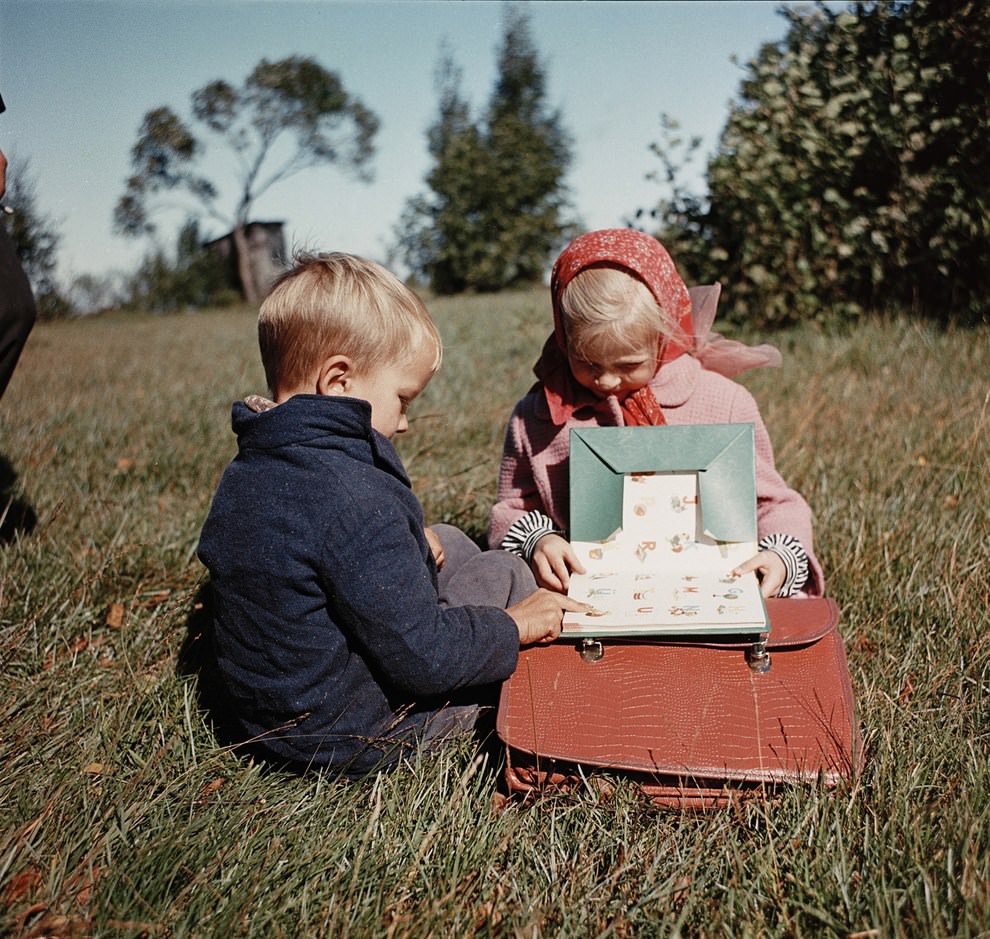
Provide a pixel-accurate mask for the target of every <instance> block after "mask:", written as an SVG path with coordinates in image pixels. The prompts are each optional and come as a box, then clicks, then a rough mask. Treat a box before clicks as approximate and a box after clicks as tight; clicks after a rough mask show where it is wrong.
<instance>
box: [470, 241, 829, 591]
mask: <svg viewBox="0 0 990 939" xmlns="http://www.w3.org/2000/svg"><path fill="white" fill-rule="evenodd" d="M719 291H720V288H719V286H718V285H717V284H716V285H713V286H711V287H695V288H693V289H692V290H691V291H689V290H688V289H687V287H686V286H685V285H684V281H683V280H682V279H681V277H680V275H679V274H678V272H677V269H676V268H675V266H674V263H673V261H672V260H671V259H670V256H669V255H668V254H667V251H666V250H665V249H664V247H663V245H661V244H660V242H659V241H657V240H656V239H655V238H652V237H650V236H649V235H645V234H643V233H642V232H637V231H633V230H632V229H624V228H619V229H605V230H602V231H594V232H589V233H587V234H585V235H582V236H580V237H579V238H576V239H575V240H574V241H573V242H571V244H570V245H568V246H567V248H565V249H564V251H563V253H562V254H561V255H560V257H559V258H558V259H557V262H556V264H555V265H554V268H553V272H552V275H551V280H550V293H551V300H552V303H553V317H554V331H553V334H552V335H551V336H550V337H549V338H548V339H547V341H546V343H545V345H544V347H543V352H542V354H541V356H540V359H539V361H538V362H537V363H536V367H535V369H534V371H535V373H536V377H537V379H538V381H537V383H536V384H535V385H534V386H533V387H532V388H531V389H530V391H529V393H528V394H527V395H526V396H525V397H524V398H523V399H522V400H521V401H519V403H518V404H517V405H516V406H515V408H514V409H513V412H512V416H511V417H510V419H509V425H508V428H507V430H506V434H505V445H504V449H503V454H502V464H501V467H500V469H499V478H498V501H497V502H496V504H495V506H494V508H493V509H492V514H491V523H490V526H489V533H488V534H489V544H490V545H491V547H501V548H504V549H505V550H508V551H511V552H512V553H514V554H518V555H519V556H521V557H523V558H524V559H525V560H526V561H528V562H529V563H530V565H531V566H532V568H533V573H534V574H535V575H536V579H537V582H538V583H539V584H540V585H541V586H544V587H548V588H549V589H553V590H560V591H566V590H567V585H568V581H569V576H570V573H571V571H576V572H579V573H580V572H583V571H582V569H581V567H580V562H579V561H578V559H577V557H576V555H575V553H574V551H573V550H572V549H571V546H570V544H569V543H568V541H567V540H566V530H567V518H568V511H569V507H568V456H569V436H570V430H571V428H573V427H593V426H620V427H621V426H637V425H660V424H728V423H751V424H753V426H754V431H755V439H756V488H757V528H758V531H757V535H758V538H759V544H758V553H757V555H756V556H755V557H753V558H751V559H750V560H749V561H747V562H745V563H744V564H741V565H739V567H738V571H739V572H745V571H756V572H757V574H758V576H759V577H760V580H761V589H762V591H763V594H764V596H797V595H808V596H820V595H821V594H822V593H823V590H824V582H823V577H822V570H821V566H820V565H819V563H818V561H817V559H816V558H815V555H814V553H813V535H812V523H811V510H810V509H809V507H808V504H807V502H805V500H804V499H803V498H802V497H801V495H800V494H799V493H797V492H795V491H794V490H793V489H791V488H790V487H789V486H788V485H787V483H785V482H784V480H783V479H782V478H781V476H780V474H779V473H778V472H777V470H776V468H775V466H774V459H773V448H772V446H771V443H770V437H769V434H768V433H767V429H766V426H765V425H764V423H763V420H762V418H761V417H760V412H759V408H758V407H757V404H756V401H755V400H754V398H753V396H752V395H751V394H750V393H749V392H748V391H747V390H746V389H745V388H744V387H743V386H742V385H740V384H738V383H737V382H735V381H733V380H732V376H734V375H738V374H739V373H740V372H742V371H744V370H746V369H749V368H754V367H757V366H764V365H770V366H777V365H780V362H781V358H780V353H779V352H778V351H777V350H776V349H775V348H774V347H773V346H768V345H762V346H757V347H749V346H745V345H743V344H742V343H738V342H734V341H730V340H726V339H723V338H722V337H720V336H718V335H716V334H715V333H712V332H711V324H712V321H713V320H714V317H715V307H716V305H717V303H718V295H719Z"/></svg>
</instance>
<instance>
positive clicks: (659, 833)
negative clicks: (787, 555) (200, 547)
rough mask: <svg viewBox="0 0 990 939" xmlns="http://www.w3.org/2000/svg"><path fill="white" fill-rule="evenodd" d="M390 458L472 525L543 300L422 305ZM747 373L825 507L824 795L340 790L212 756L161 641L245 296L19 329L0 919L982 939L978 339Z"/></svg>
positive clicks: (177, 612)
mask: <svg viewBox="0 0 990 939" xmlns="http://www.w3.org/2000/svg"><path fill="white" fill-rule="evenodd" d="M433 309H434V311H435V314H436V317H437V320H438V322H439V324H440V327H441V331H442V332H443V334H444V337H445V341H446V345H447V351H446V355H445V364H444V368H443V370H442V372H441V374H440V375H439V376H438V378H437V379H436V380H435V381H434V383H433V384H431V386H430V388H429V389H428V390H427V392H426V394H425V395H424V396H423V399H422V400H421V402H420V403H419V404H418V405H417V407H416V410H415V412H414V417H415V420H414V423H413V431H412V433H410V434H409V435H408V436H407V437H406V438H405V439H404V440H403V441H402V443H401V449H402V452H403V455H404V458H405V459H406V461H407V463H408V466H409V469H410V472H411V475H412V476H413V479H414V483H415V486H416V489H417V491H418V492H419V494H420V496H421V499H422V501H423V502H424V505H425V507H426V510H427V516H428V518H429V519H431V520H434V521H436V520H441V519H444V520H448V521H454V522H457V523H459V524H461V526H462V527H464V528H465V529H467V530H468V531H469V532H471V533H472V534H475V535H478V534H481V533H482V532H483V531H484V527H485V520H486V514H487V508H488V505H489V504H490V501H491V499H492V496H493V493H494V483H495V472H496V467H497V459H498V454H499V450H500V446H501V435H502V429H503V426H504V421H505V419H506V417H507V414H508V410H509V408H510V407H511V406H512V404H513V403H514V402H515V400H516V399H517V398H518V397H519V395H520V394H522V393H523V392H524V391H525V390H526V388H527V387H528V385H529V383H530V381H531V373H530V368H531V365H532V362H533V360H534V359H535V357H536V354H537V352H538V350H539V347H540V345H541V343H542V341H543V339H544V337H545V335H546V333H547V331H548V329H549V316H548V310H547V306H546V300H545V297H544V296H543V295H542V294H541V293H534V294H527V293H521V294H515V295H505V296H500V297H472V298H464V299H454V300H447V301H442V302H437V303H435V304H433ZM779 341H780V343H781V345H782V346H783V347H784V351H785V363H786V364H785V367H784V369H782V370H781V371H779V372H773V373H771V372H767V373H762V374H753V375H751V376H749V377H747V378H746V383H747V385H748V386H749V387H750V388H751V389H752V390H753V391H754V393H755V394H756V396H757V398H758V400H759V401H760V402H761V405H762V407H763V412H764V417H765V419H766V421H767V424H768V426H769V428H770V431H771V434H772V436H773V439H774V441H775V444H776V449H777V456H778V463H779V465H780V468H781V470H782V471H783V473H784V475H785V476H786V477H787V478H788V480H789V481H790V482H791V483H792V484H794V485H795V486H796V487H798V488H799V489H801V490H802V491H803V493H804V494H805V495H806V497H807V498H808V500H809V501H810V502H811V504H812V506H813V508H814V509H815V511H816V514H817V533H818V539H819V544H818V550H819V554H820V556H821V558H822V560H823V563H824V565H825V568H826V571H827V574H828V576H829V589H830V593H832V595H834V596H835V597H836V598H837V599H838V601H839V603H840V605H841V606H842V609H843V622H842V630H843V633H844V635H845V637H846V640H847V646H848V650H849V658H850V663H851V667H852V671H853V681H854V685H855V688H856V692H857V698H858V704H859V708H860V716H861V720H862V724H863V728H864V734H865V740H866V745H867V762H866V768H865V770H864V772H863V774H862V776H861V778H860V779H858V780H857V781H856V782H855V784H854V785H852V786H851V787H849V788H848V789H845V790H842V791H837V792H825V791H822V790H818V789H816V788H814V787H811V788H799V789H794V790H789V791H786V792H784V793H782V794H780V795H777V796H775V797H774V798H772V799H766V800H762V801H761V800H757V801H753V802H750V803H748V804H746V805H745V806H744V807H743V808H741V809H740V810H739V811H737V812H722V813H714V814H711V815H703V816H679V815H670V814H665V813H660V812H657V811H656V810H654V809H653V808H652V807H650V806H649V805H645V804H644V803H643V802H642V801H641V800H640V799H638V798H637V795H636V793H635V792H633V791H631V790H629V789H628V788H627V787H624V786H621V785H620V786H619V787H618V789H617V790H616V791H615V793H614V794H613V795H612V796H610V797H609V798H600V797H598V796H597V795H595V794H594V793H592V792H584V793H577V794H573V795H570V796H566V797H558V798H548V799H546V800H544V801H543V802H541V803H539V804H538V805H537V806H535V807H532V808H524V809H520V808H515V807H512V808H509V809H508V810H506V811H503V812H501V813H495V812H493V811H492V808H491V807H492V792H493V790H494V780H493V777H492V770H491V767H490V766H488V765H486V764H484V763H478V762H476V761H475V759H474V756H473V753H472V751H471V749H470V747H468V746H466V745H465V746H463V747H458V748H455V749H454V750H452V751H450V752H448V753H446V754H444V755H442V756H441V757H438V758H434V759H432V760H428V761H423V762H419V763H416V764H414V765H411V766H410V767H408V768H407V769H405V770H402V771H400V772H397V773H395V774H392V775H390V776H386V777H382V778H379V779H373V780H368V781H366V782H363V783H353V784H351V783H341V782H331V781H326V780H320V779H297V778H291V777H285V776H281V775H277V774H267V773H265V772H263V771H262V770H261V769H260V768H258V767H256V766H251V765H248V764H245V763H242V762H240V761H238V760H237V759H235V758H234V757H232V756H231V755H230V754H229V753H228V752H226V751H224V750H223V749H221V748H219V747H218V746H217V745H216V743H215V741H214V740H213V738H212V736H211V734H210V731H209V729H208V727H207V726H206V725H205V723H204V720H203V718H202V716H201V714H200V712H199V710H198V707H197V703H196V695H195V689H194V686H193V684H192V682H191V680H190V679H189V678H187V677H184V676H182V675H179V674H177V670H176V659H177V655H178V652H179V649H180V646H181V644H182V641H183V638H184V636H185V629H186V620H187V617H188V616H189V615H190V614H191V613H192V612H193V606H194V602H195V591H196V588H197V586H198V585H199V583H200V581H201V578H202V575H203V571H202V569H201V568H200V566H199V564H198V562H197V561H196V558H195V553H194V552H195V544H196V540H197V536H198V531H199V526H200V524H201V523H202V520H203V518H204V516H205V513H206V510H207V507H208V504H209V499H210V497H211V494H212V492H213V489H214V487H215V485H216V482H217V479H218V477H219V474H220V472H221V471H222V468H223V466H224V465H225V464H226V462H227V461H228V460H229V458H230V456H231V455H232V453H233V437H232V435H231V434H230V430H229V423H228V413H229V406H230V402H231V401H232V400H233V399H234V398H236V397H239V396H242V395H243V394H245V393H247V392H250V391H259V390H262V372H261V368H260V365H259V364H258V362H257V355H256V352H255V344H254V325H253V315H252V313H251V312H250V311H235V312H224V313H211V314H208V315H207V314H201V315H189V316H179V317H173V318H167V319H162V318H150V317H149V318H143V317H131V318H117V319H113V318H104V319H98V320H92V321H82V322H68V323H60V324H51V325H47V324H46V325H40V326H39V327H38V328H37V329H36V331H35V333H34V334H33V336H32V338H31V341H30V343H29V345H28V348H27V350H26V352H25V354H24V357H23V359H22V362H21V365H20V367H19V370H18V372H17V373H16V374H15V377H14V380H13V382H12V384H11V387H10V388H9V390H8V392H7V394H6V396H5V397H4V398H3V401H2V402H0V454H2V455H3V456H4V457H5V458H6V459H7V460H8V461H9V463H10V464H11V465H12V467H13V469H14V470H15V471H16V473H17V474H19V477H20V478H19V480H17V481H16V482H14V483H12V484H10V485H8V486H7V487H6V489H7V495H8V498H9V499H10V500H12V503H11V509H10V511H9V512H8V514H7V520H6V530H7V532H8V534H10V530H11V529H13V528H16V527H17V524H20V525H21V526H22V527H24V526H27V525H28V524H29V522H30V514H31V512H33V513H34V514H35V515H36V517H37V522H36V524H35V525H34V527H33V530H31V531H30V532H27V531H21V532H20V534H19V535H17V536H16V537H15V538H14V540H12V541H10V543H7V544H6V545H5V546H3V547H2V548H0V663H2V675H3V681H2V685H0V721H2V722H0V757H2V762H0V766H2V767H3V773H2V780H0V897H2V900H3V902H2V904H0V907H2V909H3V913H2V914H0V932H3V933H4V934H9V935H14V936H70V935H80V936H81V935H99V936H119V935H127V936H130V935H147V936H157V935H166V934H168V935H218V936H219V935H223V936H227V935H264V936H270V935H276V936H277V935H287V936H288V935H291V936H297V935H314V934H322V935H348V936H372V935H374V936H378V935H394V936H424V937H425V936H438V935H439V936H464V935H483V936H489V935H491V936H495V935H500V936H520V937H523V936H525V937H531V936H532V937H535V936H549V935H554V936H558V935H560V936H616V937H626V936H633V935H639V936H658V935H669V936H710V935H725V936H821V935H826V936H853V935H855V936H861V937H866V936H870V937H873V936H876V937H893V936H973V937H975V936H987V935H990V808H988V805H990V799H988V797H990V615H988V608H990V602H988V601H990V596H988V593H990V555H988V545H990V518H988V508H990V500H988V496H987V493H988V492H990V446H988V444H990V408H988V394H990V331H988V330H987V329H986V328H984V329H982V330H979V331H974V332H966V333H962V332H960V333H942V332H938V331H935V330H932V329H929V328H927V327H923V326H919V325H917V324H913V323H909V322H890V323H866V324H864V325H862V326H861V327H859V328H857V329H856V330H855V331H853V332H851V333H850V334H848V335H844V336H838V337H834V336H833V337H827V336H822V335H819V334H818V333H815V332H813V331H812V330H810V329H809V330H799V331H796V332H794V333H789V334H787V335H784V336H781V337H779Z"/></svg>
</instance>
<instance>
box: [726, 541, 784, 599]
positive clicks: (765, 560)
mask: <svg viewBox="0 0 990 939" xmlns="http://www.w3.org/2000/svg"><path fill="white" fill-rule="evenodd" d="M750 571H756V576H757V577H759V579H760V593H762V594H763V596H764V597H775V596H777V594H778V593H780V588H781V587H783V586H784V580H785V578H786V577H787V568H786V567H784V562H783V561H782V560H781V559H780V555H778V554H777V553H776V551H761V552H760V553H759V554H757V555H756V556H755V557H751V558H750V559H749V560H748V561H744V562H743V563H742V564H740V565H739V566H738V567H737V568H736V569H735V570H734V571H733V572H732V573H733V574H734V575H739V574H748V573H749V572H750Z"/></svg>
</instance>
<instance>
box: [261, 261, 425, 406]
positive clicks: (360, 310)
mask: <svg viewBox="0 0 990 939" xmlns="http://www.w3.org/2000/svg"><path fill="white" fill-rule="evenodd" d="M258 344H259V346H260V347H261V360H262V363H263V364H264V366H265V378H266V379H267V381H268V387H269V389H270V390H271V392H272V394H273V395H277V394H278V393H279V391H280V390H289V389H296V388H300V387H302V386H304V385H306V384H308V383H309V382H310V381H311V380H312V378H313V375H314V374H315V372H316V371H317V370H318V369H319V367H320V365H321V363H322V362H323V361H324V360H325V358H326V357H327V356H328V355H332V354H338V355H346V356H349V357H350V358H351V359H353V360H354V362H355V365H356V367H357V368H358V369H359V371H361V372H363V373H367V372H369V371H372V370H374V369H375V368H377V367H379V366H381V365H395V364H403V363H405V362H408V361H410V360H412V359H413V358H414V357H415V356H416V355H417V354H418V353H419V352H420V351H421V350H422V349H423V346H424V344H427V345H429V344H432V345H433V347H434V348H435V349H436V362H435V364H434V371H436V369H437V368H439V367H440V359H441V357H442V355H443V346H442V343H441V340H440V333H439V332H438V330H437V327H436V324H435V323H434V322H433V320H432V319H431V318H430V314H429V312H428V311H427V309H426V307H425V305H424V304H423V301H422V300H420V299H419V297H417V296H416V294H415V293H413V291H412V290H410V289H409V288H408V287H407V286H406V285H405V284H403V283H402V281H400V280H399V278H398V277H396V276H395V275H394V274H393V273H392V272H391V271H388V270H386V269H385V268H384V267H382V266H381V265H380V264H376V263H375V262H374V261H369V260H366V259H365V258H361V257H357V256H355V255H351V254H342V253H340V252H334V253H330V254H302V255H299V256H297V257H296V259H295V264H294V266H293V267H292V269H291V270H289V271H287V272H286V273H284V274H282V275H281V276H280V277H279V278H278V279H277V280H276V281H275V283H274V284H273V286H272V288H271V290H270V292H269V294H268V296H267V298H266V299H265V301H264V303H262V305H261V311H260V313H259V315H258Z"/></svg>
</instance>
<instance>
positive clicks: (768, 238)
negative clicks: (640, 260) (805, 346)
mask: <svg viewBox="0 0 990 939" xmlns="http://www.w3.org/2000/svg"><path fill="white" fill-rule="evenodd" d="M782 13H783V15H784V16H785V17H786V18H787V20H788V21H789V24H790V26H789V31H788V33H787V36H786V37H785V39H784V40H783V41H782V42H781V43H776V44H775V43H770V44H767V45H765V46H764V47H763V48H762V49H761V50H760V52H759V54H758V55H757V57H756V58H755V59H754V60H753V61H752V62H750V63H749V65H748V74H747V77H746V78H745V79H744V81H743V83H742V86H741V92H740V95H739V99H738V101H737V102H736V103H735V104H734V105H733V107H732V109H731V113H730V117H729V120H728V123H727V125H726V127H725V130H724V131H723V134H722V137H721V141H720V144H719V147H718V151H717V153H716V154H715V155H714V157H713V158H712V159H711V160H710V162H709V165H708V173H707V179H708V188H709V194H708V200H707V202H702V201H700V200H691V199H690V198H687V197H685V196H684V194H683V193H678V194H677V195H678V198H675V199H674V200H673V201H672V202H671V203H670V204H667V205H665V206H663V207H662V211H661V212H660V215H661V237H662V238H663V239H664V240H668V239H670V240H672V241H673V242H674V243H676V245H677V251H678V259H679V260H680V261H681V263H682V264H683V266H684V268H685V270H686V271H687V272H688V273H689V275H690V277H691V278H692V279H695V280H715V279H717V280H721V281H722V282H723V283H724V284H725V287H726V294H725V296H726V312H727V314H728V315H730V316H733V317H734V318H736V319H740V320H741V319H744V318H745V319H746V320H748V321H749V322H750V323H754V324H756V325H764V326H765V325H786V324H788V323H792V322H795V321H799V320H817V321H824V320H827V319H837V320H839V321H848V320H851V319H853V318H855V317H857V316H859V315H861V314H862V313H863V312H864V311H868V310H889V309H891V308H897V309H900V310H903V311H908V312H910V313H912V314H914V315H922V316H926V317H930V318H932V319H934V320H936V321H939V322H943V323H945V322H961V323H967V322H970V323H972V322H978V321H980V320H981V319H985V318H986V315H987V305H986V297H987V295H988V292H990V221H988V216H987V208H988V203H990V198H988V196H990V163H988V158H987V153H988V150H987V145H986V143H987V141H986V128H987V107H988V93H987V89H988V81H987V76H988V73H990V7H987V6H986V5H985V4H980V3H976V2H963V3H959V4H951V5H946V4H938V3H935V2H932V0H914V2H911V3H902V2H895V3H856V4H853V5H852V6H851V7H850V8H849V9H847V10H845V11H843V12H840V13H833V12H832V11H830V10H829V9H828V8H827V7H825V6H824V5H822V4H818V5H817V6H816V7H815V8H812V9H810V10H808V9H802V8H794V9H785V10H783V11H782Z"/></svg>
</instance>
